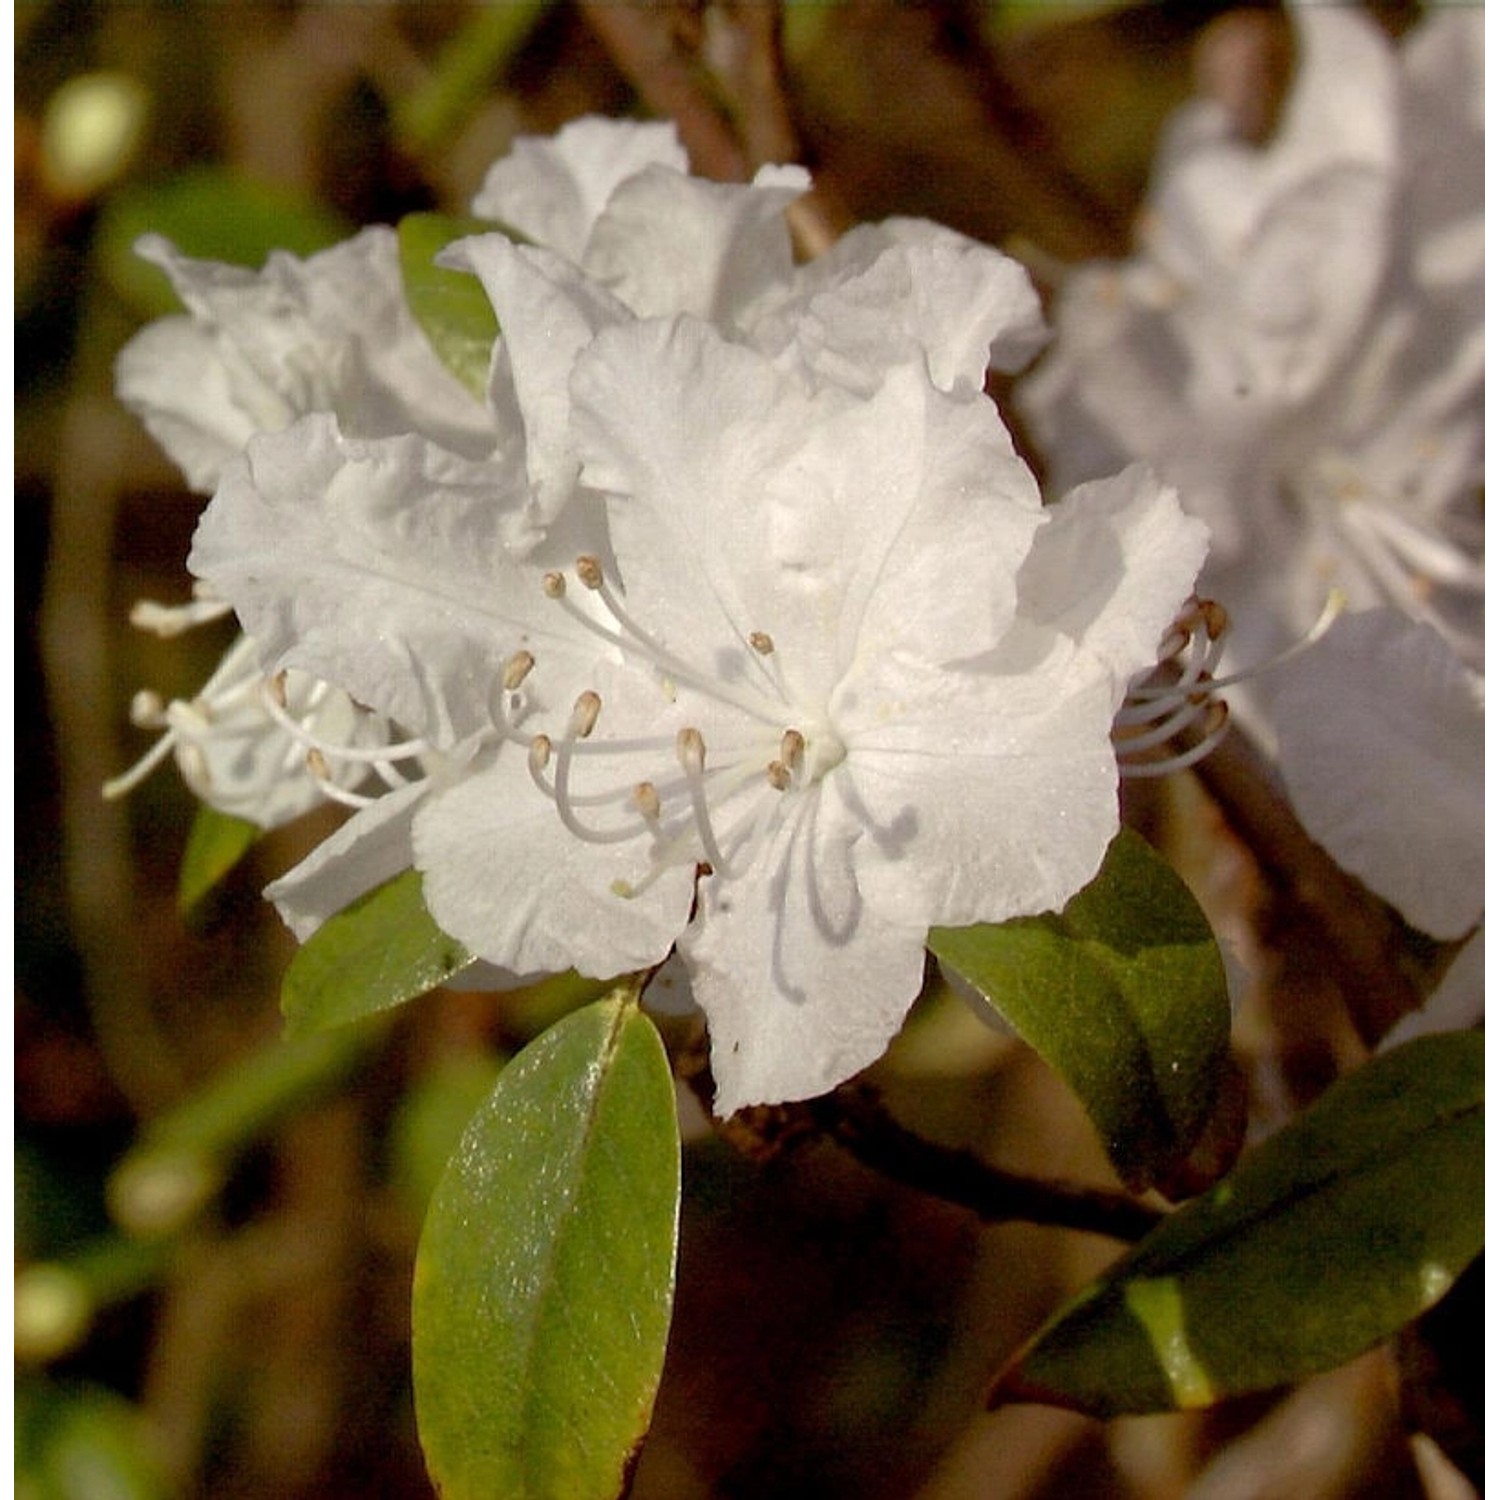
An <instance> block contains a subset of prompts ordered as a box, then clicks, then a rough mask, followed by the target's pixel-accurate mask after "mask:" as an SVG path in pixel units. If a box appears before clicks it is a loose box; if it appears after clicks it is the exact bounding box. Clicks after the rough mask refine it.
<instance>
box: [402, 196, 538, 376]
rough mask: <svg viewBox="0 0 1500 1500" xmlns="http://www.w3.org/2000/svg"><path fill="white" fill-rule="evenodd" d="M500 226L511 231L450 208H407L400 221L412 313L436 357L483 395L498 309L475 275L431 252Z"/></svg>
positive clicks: (404, 274) (404, 276)
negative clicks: (442, 261) (435, 261)
mask: <svg viewBox="0 0 1500 1500" xmlns="http://www.w3.org/2000/svg"><path fill="white" fill-rule="evenodd" d="M497 231H498V232H503V233H506V234H511V233H512V232H511V231H510V230H504V229H502V226H501V225H499V224H495V223H492V222H490V221H489V220H487V219H457V218H450V217H449V216H448V215H446V214H407V216H406V217H405V218H404V219H402V221H401V222H400V224H399V225H397V227H396V235H397V239H398V240H399V242H400V247H401V279H402V281H403V282H404V284H405V287H406V301H407V304H408V306H409V307H410V308H411V310H412V316H413V317H415V318H416V320H417V322H418V323H419V324H420V325H421V328H422V331H423V332H424V333H425V334H426V335H427V338H428V341H429V342H430V343H431V345H432V347H433V349H434V350H436V351H437V356H438V358H439V359H441V360H442V362H443V363H444V364H445V365H447V367H448V368H449V369H450V370H452V371H453V373H454V374H455V375H456V376H458V378H459V379H460V380H461V381H463V383H464V384H465V385H466V386H468V388H469V389H470V390H471V391H473V393H474V394H475V395H476V396H478V397H479V399H480V400H481V401H482V400H484V399H485V395H486V393H487V391H488V389H489V380H490V354H491V353H492V351H493V350H494V347H495V340H496V339H497V338H498V337H499V335H500V325H499V323H498V322H496V321H495V310H494V308H492V307H491V306H490V299H489V298H488V297H487V296H486V295H485V291H484V288H483V286H481V285H480V283H479V278H478V277H477V276H471V275H470V274H469V273H468V272H467V271H450V270H449V269H448V268H447V267H446V266H436V265H434V264H433V263H432V258H433V256H435V255H436V254H437V253H438V251H439V250H441V249H443V247H444V246H445V245H450V244H452V243H453V241H454V240H461V239H464V238H465V237H466V236H468V235H473V234H494V233H496V232H497ZM512 238H515V236H514V235H513V234H512Z"/></svg>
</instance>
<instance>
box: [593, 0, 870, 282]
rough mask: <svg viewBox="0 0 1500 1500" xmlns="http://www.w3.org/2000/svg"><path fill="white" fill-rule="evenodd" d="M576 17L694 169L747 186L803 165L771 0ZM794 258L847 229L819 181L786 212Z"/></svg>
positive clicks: (833, 196)
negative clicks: (768, 170) (760, 176)
mask: <svg viewBox="0 0 1500 1500" xmlns="http://www.w3.org/2000/svg"><path fill="white" fill-rule="evenodd" d="M579 10H580V12H581V14H582V15H583V17H584V19H585V20H586V21H587V22H588V23H589V25H590V26H591V27H592V28H593V30H594V32H595V34H596V35H597V36H598V37H599V39H600V41H601V42H603V44H604V46H605V48H606V50H607V51H608V52H609V54H610V56H611V57H612V58H613V59H614V62H615V66H616V67H618V68H619V69H620V71H621V73H623V74H624V75H625V77H626V78H627V79H628V80H629V82H630V84H631V86H632V87H633V88H634V89H635V91H636V92H637V93H638V94H639V95H640V97H641V99H642V100H643V101H644V102H645V104H646V105H647V107H648V108H650V109H651V110H652V111H653V113H655V114H657V115H660V116H662V117H664V118H666V119H669V120H672V121H673V122H674V123H675V124H676V126H677V133H678V135H679V136H680V137H681V139H682V143H683V145H684V146H685V147H686V148H687V153H688V156H689V157H690V158H691V159H692V163H693V166H694V169H695V170H696V171H698V172H699V173H701V174H702V175H703V176H705V177H711V178H714V179H715V180H717V181H720V182H747V181H749V179H750V178H751V177H752V176H753V175H754V172H755V169H756V168H757V167H760V166H765V165H767V164H768V163H770V164H776V165H780V164H784V163H789V162H800V161H802V160H803V156H804V153H803V149H802V143H801V139H800V136H799V134H798V131H797V127H796V123H795V120H794V117H793V112H792V107H791V103H790V100H789V97H788V89H787V82H786V69H785V64H784V60H783V57H782V50H781V6H780V4H779V3H778V0H728V3H727V4H724V5H715V6H711V7H709V8H708V9H707V10H706V11H705V12H704V13H703V15H702V17H701V21H700V19H699V17H698V15H697V14H696V12H695V10H694V8H693V7H690V6H684V5H649V6H648V5H642V4H639V3H625V4H622V3H620V0H581V3H580V6H579ZM786 217H787V223H788V225H789V227H790V229H791V232H792V238H793V241H794V242H795V244H796V247H797V251H798V253H799V254H800V255H801V256H803V257H804V258H805V259H811V258H813V257H814V256H818V255H821V254H822V253H823V252H824V251H825V250H827V249H828V248H829V247H830V246H831V245H832V244H833V243H834V241H835V240H837V239H838V237H839V236H840V235H841V234H842V233H843V232H844V231H845V230H846V229H848V228H849V226H850V225H851V224H852V223H853V222H854V220H853V215H851V214H850V212H849V210H848V208H847V206H846V205H845V204H844V203H843V202H842V200H841V199H840V198H839V196H838V195H837V193H835V192H834V191H833V190H832V189H831V187H830V185H829V184H828V183H827V182H826V181H824V180H819V181H818V182H816V183H814V185H813V188H812V190H811V191H810V192H808V193H806V194H805V195H804V196H803V197H801V198H799V199H798V200H797V201H796V202H795V203H793V204H792V205H791V207H790V208H788V209H787V215H786Z"/></svg>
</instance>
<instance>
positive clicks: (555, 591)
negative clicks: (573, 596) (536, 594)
mask: <svg viewBox="0 0 1500 1500" xmlns="http://www.w3.org/2000/svg"><path fill="white" fill-rule="evenodd" d="M542 592H543V593H544V594H545V595H546V596H547V597H548V598H549V599H561V598H562V597H563V596H564V595H565V594H566V593H567V592H568V580H567V579H566V578H564V577H563V576H562V574H561V573H543V574H542Z"/></svg>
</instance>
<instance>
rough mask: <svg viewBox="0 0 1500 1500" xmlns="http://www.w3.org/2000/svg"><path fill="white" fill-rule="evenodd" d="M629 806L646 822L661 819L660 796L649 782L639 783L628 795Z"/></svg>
mask: <svg viewBox="0 0 1500 1500" xmlns="http://www.w3.org/2000/svg"><path fill="white" fill-rule="evenodd" d="M630 803H631V806H632V807H634V808H635V810H636V811H637V812H638V813H639V814H640V815H641V816H642V817H643V818H644V819H645V820H646V821H647V822H648V823H654V822H656V820H657V819H658V818H659V817H661V795H660V793H658V792H657V790H656V788H655V787H654V786H653V785H652V784H651V783H650V782H649V781H642V782H640V783H639V784H638V785H637V786H636V788H635V790H634V791H633V792H631V794H630Z"/></svg>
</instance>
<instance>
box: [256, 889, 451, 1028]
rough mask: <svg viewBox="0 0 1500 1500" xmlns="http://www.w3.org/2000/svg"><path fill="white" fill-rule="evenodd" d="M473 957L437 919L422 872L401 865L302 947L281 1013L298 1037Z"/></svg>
mask: <svg viewBox="0 0 1500 1500" xmlns="http://www.w3.org/2000/svg"><path fill="white" fill-rule="evenodd" d="M473 962H474V955H473V954H472V953H470V952H469V951H468V949H467V948H465V947H464V946H463V944H462V943H459V942H456V941H455V940H454V939H453V938H450V937H449V936H448V935H447V934H446V933H445V932H444V931H443V930H442V929H441V928H440V927H439V926H438V925H437V923H436V922H434V921H433V920H432V917H431V915H430V914H429V913H428V910H427V906H426V904H425V903H424V902H423V900H422V877H421V875H420V874H419V873H418V872H417V871H416V870H403V871H402V872H401V874H399V875H396V876H394V877H393V878H392V879H390V880H388V881H386V882H385V884H384V885H378V886H376V887H375V889H374V890H373V891H369V892H367V893H366V894H365V895H363V896H361V897H360V898H359V900H358V901H356V902H354V903H353V905H351V906H348V907H345V909H344V910H343V911H341V912H340V913H339V914H338V915H337V916H335V917H330V918H329V919H328V921H326V922H325V923H324V924H323V925H322V926H321V927H320V928H318V930H317V931H316V932H315V933H314V934H313V935H312V936H311V937H310V938H309V939H308V940H307V941H306V942H305V943H303V945H302V946H301V947H300V948H299V949H298V950H297V954H296V956H295V957H294V958H293V959H292V961H291V963H290V964H288V965H287V971H286V974H285V976H284V977H283V979H282V981H281V1013H282V1015H284V1016H285V1017H286V1021H287V1031H288V1033H290V1034H291V1035H294V1036H295V1035H300V1034H302V1033H304V1032H309V1031H324V1030H327V1028H329V1027H330V1026H344V1025H347V1024H348V1023H349V1022H350V1021H357V1020H360V1019H361V1018H362V1017H364V1016H370V1015H374V1014H375V1013H376V1012H377V1011H382V1010H390V1009H391V1008H392V1007H393V1006H397V1005H400V1004H402V1003H403V1002H404V1001H407V1000H414V999H415V998H416V997H417V996H418V995H425V994H426V993H427V991H428V990H430V989H433V988H434V987H435V986H437V985H440V984H446V983H447V982H448V980H450V979H452V978H453V976H454V975H455V974H458V973H460V972H462V971H463V970H464V969H466V968H468V966H469V965H470V964H472V963H473Z"/></svg>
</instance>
